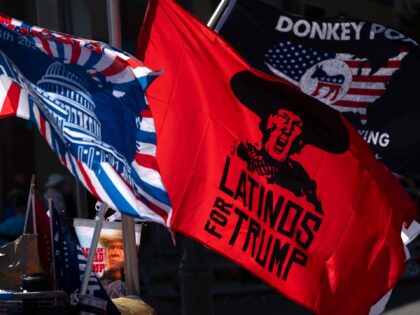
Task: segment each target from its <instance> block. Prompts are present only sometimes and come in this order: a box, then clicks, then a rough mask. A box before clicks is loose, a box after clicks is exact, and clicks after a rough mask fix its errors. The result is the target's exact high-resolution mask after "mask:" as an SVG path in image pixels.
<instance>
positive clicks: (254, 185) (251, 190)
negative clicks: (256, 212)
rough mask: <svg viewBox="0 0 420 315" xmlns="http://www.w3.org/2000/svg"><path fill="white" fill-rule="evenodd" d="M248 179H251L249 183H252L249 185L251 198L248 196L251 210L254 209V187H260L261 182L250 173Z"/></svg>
mask: <svg viewBox="0 0 420 315" xmlns="http://www.w3.org/2000/svg"><path fill="white" fill-rule="evenodd" d="M248 181H249V184H250V187H249V198H248V209H249V210H250V211H252V203H253V201H254V188H258V187H259V184H258V182H257V181H256V180H255V179H253V178H252V177H251V176H249V175H248Z"/></svg>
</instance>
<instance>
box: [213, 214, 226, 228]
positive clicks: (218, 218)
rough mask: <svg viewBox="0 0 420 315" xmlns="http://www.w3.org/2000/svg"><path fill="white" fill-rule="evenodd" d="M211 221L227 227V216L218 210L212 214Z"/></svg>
mask: <svg viewBox="0 0 420 315" xmlns="http://www.w3.org/2000/svg"><path fill="white" fill-rule="evenodd" d="M210 220H212V221H214V222H215V223H217V224H219V225H221V226H226V223H227V218H226V216H225V215H223V214H222V213H220V212H219V211H216V210H212V211H211V212H210Z"/></svg>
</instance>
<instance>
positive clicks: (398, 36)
mask: <svg viewBox="0 0 420 315" xmlns="http://www.w3.org/2000/svg"><path fill="white" fill-rule="evenodd" d="M385 37H386V38H388V39H391V40H396V39H402V38H404V35H403V34H401V33H400V32H397V31H396V30H393V29H392V28H388V29H387V30H386V31H385Z"/></svg>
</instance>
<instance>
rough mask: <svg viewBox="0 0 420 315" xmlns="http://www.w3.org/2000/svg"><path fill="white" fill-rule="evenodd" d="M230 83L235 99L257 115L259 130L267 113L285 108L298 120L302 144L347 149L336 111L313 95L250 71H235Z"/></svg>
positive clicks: (340, 121) (345, 134) (336, 151)
mask: <svg viewBox="0 0 420 315" xmlns="http://www.w3.org/2000/svg"><path fill="white" fill-rule="evenodd" d="M267 78H268V76H267ZM230 85H231V88H232V91H233V93H234V95H235V96H236V98H237V99H238V100H239V101H240V102H241V103H242V104H243V105H245V106H246V107H247V108H248V109H250V110H251V111H252V112H254V113H255V114H256V115H258V116H259V117H260V118H261V123H260V129H261V130H264V129H266V120H267V119H268V117H269V116H270V114H275V113H277V111H278V110H279V109H285V110H288V111H291V112H293V113H294V114H296V115H298V116H299V117H300V119H301V120H302V123H303V124H302V134H301V135H300V137H301V140H302V143H303V145H305V144H310V145H313V146H315V147H317V148H319V149H321V150H324V151H327V152H330V153H334V154H339V153H344V152H345V151H347V149H348V147H349V135H348V132H347V128H346V126H345V124H344V123H343V121H342V117H341V116H340V113H339V112H337V111H335V110H334V109H332V108H330V107H329V106H327V105H325V104H323V103H321V102H320V101H318V100H316V99H315V98H312V97H310V96H308V95H306V94H304V93H303V92H300V91H298V90H296V89H294V88H292V87H290V86H289V85H287V84H285V83H282V82H280V81H274V80H269V79H263V78H261V77H259V76H257V75H255V74H254V73H252V72H250V71H242V72H238V73H236V74H235V75H234V76H233V77H232V78H231V80H230Z"/></svg>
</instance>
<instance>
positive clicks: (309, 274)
mask: <svg viewBox="0 0 420 315" xmlns="http://www.w3.org/2000/svg"><path fill="white" fill-rule="evenodd" d="M138 57H140V59H144V61H145V63H146V64H147V65H148V66H149V67H151V68H154V69H162V71H163V72H162V74H161V76H160V77H159V79H157V80H156V81H155V82H154V83H153V84H152V86H151V87H150V88H149V89H148V91H147V96H148V100H149V103H150V107H151V110H152V114H153V116H154V119H155V123H156V130H157V137H158V138H157V144H158V145H157V160H158V164H159V167H160V170H161V174H162V177H163V180H164V183H165V187H166V188H167V191H168V193H169V196H170V199H171V202H172V205H173V214H172V217H171V221H170V224H171V228H172V229H173V230H174V231H177V232H180V233H183V234H185V235H187V236H189V237H192V238H194V239H196V240H198V241H200V242H201V243H203V244H205V245H206V246H208V247H210V248H212V249H213V250H215V251H216V252H218V253H220V254H222V255H224V256H226V257H228V258H229V259H231V260H233V261H235V262H236V263H238V264H240V265H242V266H243V267H245V268H247V269H248V270H250V271H252V272H253V273H255V274H256V275H257V276H259V277H260V278H261V279H263V280H264V281H266V282H267V283H269V284H270V285H271V286H273V287H274V288H276V289H277V290H278V291H280V292H281V293H283V294H285V295H286V296H288V297H289V298H290V299H292V300H294V301H296V302H298V303H300V304H302V305H304V306H305V307H307V308H308V309H311V310H312V311H314V312H315V313H317V314H364V313H367V312H368V310H369V307H370V306H371V305H372V304H374V303H375V302H376V301H377V300H379V298H380V297H381V296H382V295H383V294H384V293H385V292H387V291H388V289H390V288H391V287H392V286H394V285H395V284H396V282H397V280H398V279H399V277H400V275H401V273H402V271H403V269H404V258H405V255H404V251H403V245H402V242H401V237H400V232H401V227H402V225H403V222H406V223H409V222H411V221H412V219H413V217H414V215H415V211H416V210H415V206H414V204H413V203H412V201H411V200H410V198H409V197H408V195H407V194H406V193H405V192H404V190H403V189H402V187H401V186H400V184H399V182H398V181H397V180H396V179H395V177H394V176H393V175H392V174H391V173H390V172H389V171H387V170H386V169H385V168H384V167H383V166H382V165H381V164H380V163H379V162H378V161H376V160H375V158H374V156H373V155H372V153H371V151H370V149H369V147H368V146H367V144H366V143H364V141H363V140H362V139H361V138H360V137H359V135H358V134H357V132H356V131H355V130H354V129H353V128H352V127H351V126H350V125H349V124H348V123H347V122H346V121H345V120H344V119H343V117H342V115H341V114H340V113H338V112H336V111H334V110H332V109H331V108H328V107H327V106H324V105H322V104H321V103H319V102H318V101H317V100H315V99H312V98H310V97H309V96H307V95H304V94H303V93H301V92H299V91H296V90H294V89H292V88H290V87H289V86H287V85H285V84H284V83H282V82H280V81H278V80H277V79H274V78H271V77H269V76H267V75H265V74H262V73H259V72H257V71H256V70H253V69H252V68H251V67H250V66H249V65H247V64H246V63H245V62H244V61H243V60H242V59H241V58H240V57H239V56H238V55H237V54H236V53H235V52H234V51H233V50H232V48H231V47H230V46H229V45H228V44H226V43H225V42H224V41H223V40H222V39H220V38H219V37H218V35H217V34H216V33H214V32H213V31H211V30H210V29H208V28H207V27H206V26H204V25H202V24H201V23H200V22H199V21H197V20H196V19H195V18H194V17H193V16H191V15H190V14H189V13H188V12H186V11H185V10H183V9H182V8H181V7H179V6H178V5H177V4H176V3H175V2H173V1H169V0H152V1H151V2H150V5H149V8H148V13H147V17H146V20H145V22H144V25H143V28H142V30H141V34H140V38H139V44H138Z"/></svg>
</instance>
